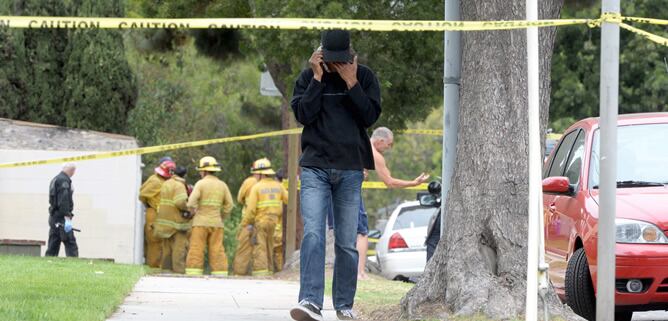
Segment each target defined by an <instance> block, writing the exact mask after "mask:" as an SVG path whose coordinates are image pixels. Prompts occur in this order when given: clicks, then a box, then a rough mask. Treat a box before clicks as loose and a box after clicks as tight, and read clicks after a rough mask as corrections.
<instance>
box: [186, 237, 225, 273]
mask: <svg viewBox="0 0 668 321" xmlns="http://www.w3.org/2000/svg"><path fill="white" fill-rule="evenodd" d="M206 248H208V250H209V252H208V254H209V265H210V266H211V275H227V255H225V247H224V246H223V228H222V227H208V226H193V229H192V233H191V235H190V250H188V258H187V259H186V274H188V275H202V274H204V250H205V249H206Z"/></svg>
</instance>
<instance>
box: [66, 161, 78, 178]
mask: <svg viewBox="0 0 668 321" xmlns="http://www.w3.org/2000/svg"><path fill="white" fill-rule="evenodd" d="M76 170H77V166H76V165H74V163H67V164H65V165H63V173H65V174H67V176H69V177H72V176H74V172H76Z"/></svg>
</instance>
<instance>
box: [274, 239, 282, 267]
mask: <svg viewBox="0 0 668 321" xmlns="http://www.w3.org/2000/svg"><path fill="white" fill-rule="evenodd" d="M283 264H284V263H283V242H282V240H281V239H276V238H274V272H281V271H283Z"/></svg>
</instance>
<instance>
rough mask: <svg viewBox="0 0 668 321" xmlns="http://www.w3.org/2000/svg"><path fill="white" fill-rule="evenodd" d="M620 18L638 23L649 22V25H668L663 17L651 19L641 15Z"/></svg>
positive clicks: (667, 21)
mask: <svg viewBox="0 0 668 321" xmlns="http://www.w3.org/2000/svg"><path fill="white" fill-rule="evenodd" d="M622 20H624V21H631V22H638V23H646V24H651V25H663V26H665V25H668V20H664V19H653V18H641V17H623V18H622Z"/></svg>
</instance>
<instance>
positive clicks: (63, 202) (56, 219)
mask: <svg viewBox="0 0 668 321" xmlns="http://www.w3.org/2000/svg"><path fill="white" fill-rule="evenodd" d="M74 172H76V166H75V165H74V164H71V163H70V164H65V165H64V166H63V170H62V171H61V172H60V173H59V174H58V175H56V177H54V178H53V179H52V180H51V184H49V244H48V248H47V249H46V254H45V255H46V256H58V253H59V252H60V243H63V244H65V255H67V256H68V257H78V256H79V247H78V246H77V240H76V238H75V237H74V231H73V229H72V217H73V216H74V214H72V209H73V208H74V204H73V202H72V193H73V189H72V179H71V177H72V176H74Z"/></svg>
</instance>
